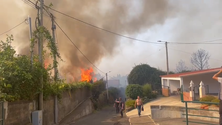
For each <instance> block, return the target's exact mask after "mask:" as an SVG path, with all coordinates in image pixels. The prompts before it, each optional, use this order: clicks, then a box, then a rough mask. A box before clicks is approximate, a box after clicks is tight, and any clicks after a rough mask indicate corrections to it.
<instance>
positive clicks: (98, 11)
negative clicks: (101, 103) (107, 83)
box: [0, 0, 171, 77]
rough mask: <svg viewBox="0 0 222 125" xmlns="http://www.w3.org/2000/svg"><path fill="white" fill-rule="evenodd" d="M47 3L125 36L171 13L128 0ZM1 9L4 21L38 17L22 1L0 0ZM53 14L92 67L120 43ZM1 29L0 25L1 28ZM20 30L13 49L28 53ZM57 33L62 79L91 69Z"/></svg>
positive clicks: (161, 2) (162, 6)
mask: <svg viewBox="0 0 222 125" xmlns="http://www.w3.org/2000/svg"><path fill="white" fill-rule="evenodd" d="M24 1H25V0H24ZM13 2H14V3H13ZM50 3H52V4H53V8H54V9H56V10H59V11H61V12H64V13H66V14H68V15H70V16H74V17H76V18H78V19H81V20H84V21H86V22H88V23H91V24H94V25H96V26H99V27H103V28H105V29H109V30H111V31H114V32H117V33H121V34H126V35H133V34H137V33H140V32H143V31H146V30H147V29H149V27H151V26H153V25H155V24H162V23H164V21H165V19H166V18H167V17H169V16H171V15H170V14H171V13H169V7H170V6H169V4H168V3H167V1H165V0H158V1H157V0H149V1H148V0H144V1H140V2H135V1H128V0H124V1H123V0H122V1H116V0H115V1H114V0H106V1H104V0H65V1H61V0H47V1H46V3H45V4H46V5H47V4H48V5H49V4H50ZM4 4H8V5H9V4H10V5H11V7H10V8H11V9H7V8H4V7H6V6H4ZM30 5H31V4H30ZM1 7H3V8H4V9H5V10H8V12H7V14H6V13H5V12H0V13H1V17H2V18H3V19H4V17H6V16H9V15H10V16H12V18H17V17H19V19H22V18H21V17H23V19H24V18H25V15H30V16H31V17H32V19H33V20H34V19H35V17H36V14H37V11H36V10H35V9H34V8H31V7H30V6H29V5H28V4H26V3H25V2H23V1H19V2H18V1H17V3H15V0H11V1H7V2H6V1H4V2H3V1H1ZM19 12H20V13H19ZM21 12H23V13H21ZM51 12H52V13H54V12H53V11H51ZM54 15H55V17H56V21H57V22H58V23H59V24H60V26H61V27H62V28H63V29H64V30H65V31H66V33H67V34H68V35H69V36H70V37H71V39H72V40H73V42H74V43H75V44H76V45H77V46H78V47H79V49H80V50H81V51H82V52H83V53H84V54H85V55H86V56H87V57H88V58H89V60H91V61H92V62H93V63H95V64H98V63H99V62H100V60H101V58H102V57H104V56H112V54H113V53H114V50H115V47H116V46H118V44H119V43H118V40H119V39H120V38H119V37H118V36H115V35H113V34H110V33H106V32H103V31H100V30H97V29H94V28H92V27H90V26H87V25H85V24H82V23H80V22H78V21H75V20H71V19H69V18H67V17H65V16H63V15H60V14H57V13H54ZM12 18H11V19H12ZM44 18H45V22H44V25H45V26H47V27H49V28H50V26H51V22H50V19H49V17H47V16H45V17H44ZM8 20H9V19H7V21H8ZM2 21H3V20H2ZM17 22H18V20H17V19H16V20H15V19H13V20H10V24H16V23H17ZM33 22H34V21H33ZM4 23H6V20H4ZM2 26H3V25H2V24H1V28H2ZM10 26H11V25H7V26H5V27H4V28H2V29H7V28H8V27H10ZM33 28H34V26H33ZM20 30H21V31H20V32H17V33H16V37H17V38H16V41H18V43H19V44H18V43H16V47H17V48H18V50H19V53H21V54H29V42H28V39H29V36H28V34H29V33H28V26H26V28H24V26H23V27H22V28H21V29H20ZM17 31H18V30H17ZM56 32H57V40H58V44H57V45H58V48H59V52H60V53H61V56H62V58H63V60H64V62H60V73H61V74H62V75H63V76H64V75H67V74H70V75H71V76H75V77H78V76H79V75H80V72H79V71H80V68H88V67H92V65H91V64H90V63H89V62H88V61H87V60H86V59H85V58H84V57H83V56H82V55H81V54H80V53H79V52H78V50H77V49H76V48H75V47H74V46H73V45H72V43H70V42H69V40H68V39H67V38H66V37H65V36H64V35H63V34H62V32H61V31H60V30H59V29H58V28H57V31H56Z"/></svg>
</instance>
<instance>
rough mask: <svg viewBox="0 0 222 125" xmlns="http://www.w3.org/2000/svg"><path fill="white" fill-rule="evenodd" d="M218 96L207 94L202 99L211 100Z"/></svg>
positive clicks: (202, 100) (203, 100)
mask: <svg viewBox="0 0 222 125" xmlns="http://www.w3.org/2000/svg"><path fill="white" fill-rule="evenodd" d="M215 98H216V97H215V96H212V95H206V96H204V97H202V98H200V101H201V102H211V101H212V100H213V99H215Z"/></svg>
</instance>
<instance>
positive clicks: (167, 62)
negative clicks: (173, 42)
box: [165, 42, 169, 75]
mask: <svg viewBox="0 0 222 125" xmlns="http://www.w3.org/2000/svg"><path fill="white" fill-rule="evenodd" d="M165 47H166V65H167V75H168V74H169V60H168V46H167V42H165Z"/></svg>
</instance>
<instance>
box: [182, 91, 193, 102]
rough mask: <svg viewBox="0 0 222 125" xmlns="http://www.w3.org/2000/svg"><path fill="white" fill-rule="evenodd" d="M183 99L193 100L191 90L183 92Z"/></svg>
mask: <svg viewBox="0 0 222 125" xmlns="http://www.w3.org/2000/svg"><path fill="white" fill-rule="evenodd" d="M183 100H184V101H193V99H192V98H191V97H190V92H183Z"/></svg>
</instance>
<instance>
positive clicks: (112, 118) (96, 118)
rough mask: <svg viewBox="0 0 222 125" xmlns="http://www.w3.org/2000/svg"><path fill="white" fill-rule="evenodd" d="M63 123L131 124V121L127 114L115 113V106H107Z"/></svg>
mask: <svg viewBox="0 0 222 125" xmlns="http://www.w3.org/2000/svg"><path fill="white" fill-rule="evenodd" d="M63 125H130V123H129V119H128V118H127V117H126V115H125V114H124V117H123V118H121V117H120V114H116V113H115V109H114V108H113V107H106V108H103V109H102V110H100V111H95V112H94V113H93V114H91V115H89V116H86V117H84V118H81V119H79V120H77V121H73V122H71V123H66V124H63Z"/></svg>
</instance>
